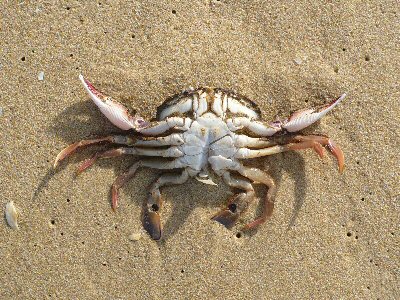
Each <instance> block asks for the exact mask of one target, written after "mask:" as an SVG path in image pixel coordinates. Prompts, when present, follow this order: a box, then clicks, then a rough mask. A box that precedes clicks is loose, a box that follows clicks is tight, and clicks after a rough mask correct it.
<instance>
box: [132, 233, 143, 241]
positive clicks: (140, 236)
mask: <svg viewBox="0 0 400 300" xmlns="http://www.w3.org/2000/svg"><path fill="white" fill-rule="evenodd" d="M141 238H142V235H141V234H140V233H132V234H131V235H129V239H130V240H131V241H133V242H136V241H138V240H140V239H141Z"/></svg>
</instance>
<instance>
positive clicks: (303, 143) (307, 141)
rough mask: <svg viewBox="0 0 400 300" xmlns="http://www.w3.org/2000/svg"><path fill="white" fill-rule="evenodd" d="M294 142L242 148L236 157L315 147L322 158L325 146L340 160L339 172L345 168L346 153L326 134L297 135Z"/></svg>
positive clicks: (243, 157) (249, 156)
mask: <svg viewBox="0 0 400 300" xmlns="http://www.w3.org/2000/svg"><path fill="white" fill-rule="evenodd" d="M292 141H293V142H292V143H288V144H286V145H276V146H272V147H269V148H264V149H257V150H253V149H248V148H240V149H238V151H237V152H236V154H235V157H236V158H241V159H245V158H255V157H261V156H267V155H272V154H277V153H281V152H286V151H291V150H302V149H313V150H314V151H315V152H316V153H317V154H318V155H319V156H320V157H321V158H322V157H323V155H324V152H323V150H324V149H323V146H324V147H327V148H328V150H329V151H330V152H331V153H332V154H333V156H335V157H336V159H337V161H338V167H339V173H342V172H343V170H344V154H343V152H342V150H341V149H340V148H339V147H338V146H336V144H335V143H334V142H333V141H332V140H331V139H329V138H327V137H324V136H317V135H309V136H301V135H299V136H295V137H293V139H292Z"/></svg>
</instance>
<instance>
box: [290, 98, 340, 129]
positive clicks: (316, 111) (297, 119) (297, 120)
mask: <svg viewBox="0 0 400 300" xmlns="http://www.w3.org/2000/svg"><path fill="white" fill-rule="evenodd" d="M345 97H346V94H343V95H341V96H340V97H339V98H337V99H336V100H334V101H332V102H331V103H329V104H327V105H324V106H322V107H319V108H307V109H302V110H298V111H296V112H294V113H293V114H292V115H291V116H290V117H289V119H287V120H286V121H285V122H283V125H282V128H284V129H286V130H287V131H289V132H296V131H299V130H302V129H304V128H306V127H307V126H310V125H311V124H313V123H315V122H316V121H318V120H319V119H321V118H322V117H323V116H325V115H326V114H327V113H328V112H330V111H331V110H332V109H333V108H334V107H335V106H336V105H338V104H339V103H340V102H341V101H342V100H343V99H344V98H345Z"/></svg>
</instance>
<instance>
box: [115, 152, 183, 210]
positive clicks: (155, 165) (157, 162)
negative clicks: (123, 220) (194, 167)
mask: <svg viewBox="0 0 400 300" xmlns="http://www.w3.org/2000/svg"><path fill="white" fill-rule="evenodd" d="M140 167H147V168H152V169H161V170H171V169H179V168H182V167H183V165H182V164H181V163H180V161H179V160H177V159H175V160H164V159H142V160H140V161H138V162H136V163H134V164H133V165H132V166H131V167H130V168H129V170H128V171H127V172H125V173H123V174H121V175H119V176H118V177H117V178H116V179H115V181H114V183H113V185H112V187H111V194H112V201H111V204H112V209H113V210H115V209H116V208H117V207H118V191H119V189H120V188H121V187H122V186H123V185H124V184H125V183H127V182H128V181H129V180H130V179H131V178H132V177H133V176H134V175H135V173H136V171H137V169H139V168H140Z"/></svg>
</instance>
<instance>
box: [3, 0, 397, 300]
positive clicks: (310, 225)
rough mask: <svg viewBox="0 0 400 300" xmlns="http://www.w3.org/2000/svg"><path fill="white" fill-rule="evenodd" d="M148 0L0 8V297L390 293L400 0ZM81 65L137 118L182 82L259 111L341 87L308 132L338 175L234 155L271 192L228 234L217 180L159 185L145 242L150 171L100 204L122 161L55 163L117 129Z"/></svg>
mask: <svg viewBox="0 0 400 300" xmlns="http://www.w3.org/2000/svg"><path fill="white" fill-rule="evenodd" d="M160 2H161V1H151V2H147V1H135V2H134V3H126V2H125V1H100V2H92V3H91V4H82V3H81V2H80V1H68V4H49V3H41V4H30V3H29V1H19V3H15V4H14V2H12V1H6V2H4V1H3V2H2V3H1V4H0V14H1V19H2V24H1V50H2V51H1V54H0V74H1V78H2V79H1V81H0V107H1V114H0V128H1V139H0V145H1V147H0V149H1V151H0V161H1V163H0V172H1V174H2V176H1V177H0V191H1V194H2V200H1V203H0V204H1V207H2V208H3V211H4V209H5V205H6V203H7V202H9V201H14V204H15V205H16V206H17V207H18V208H19V210H20V213H21V215H20V217H19V230H12V229H11V228H10V227H9V226H8V225H7V223H6V220H5V218H3V222H2V223H1V225H0V256H1V258H2V263H1V265H0V278H1V284H0V298H1V299H399V298H400V292H399V267H400V261H399V256H400V251H399V249H400V248H399V246H400V240H399V221H400V220H399V219H400V218H399V195H400V188H399V179H400V175H399V159H398V149H399V146H400V145H399V144H400V143H399V140H400V139H399V133H400V130H399V122H398V119H399V112H400V107H399V106H400V105H399V103H400V102H399V99H400V98H399V96H400V95H399V70H400V61H399V57H400V56H399V51H398V43H397V45H396V40H397V41H398V38H399V33H400V25H399V22H398V16H399V13H400V12H399V6H398V3H397V2H396V1H392V2H390V1H368V2H356V1H347V2H343V3H331V2H326V3H325V4H318V5H317V4H310V3H308V2H295V3H293V2H286V3H283V2H281V1H268V2H267V1H265V2H261V1H260V2H257V1H245V2H243V3H238V2H239V1H224V0H221V1H190V2H189V1H187V2H184V3H183V2H181V1H179V2H178V1H177V2H174V1H165V2H163V3H164V4H161V3H160ZM40 72H43V73H40ZM81 73H82V74H84V75H85V76H87V78H88V79H90V80H91V81H92V82H93V83H94V84H95V85H96V86H97V87H99V89H101V90H103V91H105V92H107V94H110V95H112V96H114V97H115V98H117V99H121V101H122V102H124V103H126V104H129V105H130V106H132V107H134V108H135V109H137V110H138V112H140V113H141V114H142V115H144V116H145V117H147V118H151V117H154V116H155V111H156V108H157V106H158V105H159V104H161V103H162V101H163V100H164V99H165V98H167V97H168V96H170V95H172V94H174V93H177V92H179V91H180V90H182V89H185V88H188V87H190V86H194V87H195V86H202V85H208V86H216V87H223V88H230V89H234V90H236V91H238V92H240V93H241V94H244V95H246V96H248V97H249V98H251V99H252V100H254V101H255V102H256V103H257V104H258V105H259V106H260V108H261V110H262V112H263V117H264V119H265V120H272V119H273V118H274V117H275V116H276V115H279V116H281V117H282V118H284V117H286V116H287V115H288V114H289V113H290V112H291V111H292V110H296V109H299V108H303V107H310V106H315V105H320V104H322V103H325V102H327V101H330V100H331V99H332V98H334V97H337V96H339V95H340V94H342V93H343V92H347V93H348V97H347V98H346V99H345V101H343V103H342V104H341V105H340V106H338V107H337V108H335V110H334V111H333V112H331V113H330V114H329V115H328V116H326V117H325V118H324V119H323V120H322V121H321V122H319V123H318V124H317V125H315V126H312V128H310V130H307V132H318V133H325V134H327V135H329V136H330V137H331V138H332V139H334V140H335V141H336V143H337V144H339V145H340V146H341V147H342V149H343V151H344V153H345V156H346V170H345V172H344V173H343V174H342V175H340V174H339V173H338V172H337V166H336V164H335V161H334V159H333V158H332V157H331V156H330V155H327V156H326V157H325V158H324V159H322V160H321V159H319V158H318V157H317V156H316V155H315V154H314V153H313V152H312V151H302V152H297V153H285V154H280V155H275V156H271V157H268V158H265V159H260V160H257V161H253V162H251V163H249V164H250V165H253V166H257V167H259V168H262V169H265V170H267V171H268V173H269V174H271V175H272V176H273V177H274V178H275V180H276V182H277V184H278V187H279V190H278V193H277V197H276V202H275V211H274V214H273V216H272V218H271V219H270V220H269V221H268V222H267V223H266V224H265V225H264V226H262V227H260V228H259V229H258V230H257V231H255V232H253V233H251V234H243V235H241V236H240V237H237V236H236V234H237V232H238V230H239V229H240V224H239V225H238V226H236V227H235V228H233V229H232V230H227V229H225V228H224V227H223V226H220V225H219V224H217V223H215V222H213V221H211V220H210V217H211V216H212V215H213V214H214V213H215V212H216V211H218V209H219V207H220V206H221V205H222V204H223V203H224V202H225V200H226V198H227V197H229V188H228V187H227V186H226V185H224V184H223V183H222V182H221V181H218V184H219V185H218V187H213V186H209V185H204V184H201V183H199V182H197V181H195V180H191V181H189V182H188V183H186V184H184V185H182V186H173V187H167V188H164V189H163V195H164V199H165V206H164V208H163V212H162V215H163V224H164V229H165V230H164V239H163V240H162V241H161V242H158V243H157V242H154V241H152V240H151V239H150V238H149V237H148V236H147V235H146V233H145V232H144V231H143V229H142V225H141V221H140V212H141V207H142V203H143V201H144V200H145V198H146V192H147V189H148V187H149V185H150V183H151V182H152V181H153V180H155V179H156V178H157V176H158V175H159V174H160V172H159V171H153V170H141V171H140V172H139V173H138V175H137V176H136V177H135V178H134V179H133V180H132V181H131V182H130V183H129V184H128V185H127V186H126V187H125V188H123V190H122V192H121V202H120V207H119V209H118V211H117V212H116V213H114V212H113V211H112V210H111V208H110V201H109V199H110V193H109V188H110V185H111V184H112V182H113V180H114V178H115V177H116V176H117V174H120V173H121V172H123V171H124V170H125V169H126V168H128V167H129V165H130V164H132V162H134V161H135V158H124V159H113V160H107V161H106V160H104V161H101V162H99V163H98V164H97V165H96V166H95V167H93V168H91V169H90V170H88V171H87V172H85V173H84V174H82V175H81V176H79V177H75V176H74V175H73V174H74V171H75V168H76V167H77V164H78V162H79V161H80V160H82V159H84V158H85V157H87V156H89V155H90V154H91V153H93V151H95V149H93V148H92V149H87V150H85V151H82V152H81V153H79V154H78V155H76V156H74V157H73V158H71V159H69V160H68V161H67V162H65V163H63V164H62V165H61V167H60V168H59V169H57V170H56V171H54V170H53V168H52V163H53V161H54V158H55V157H56V155H57V154H58V152H59V151H60V150H61V149H63V148H64V147H65V146H66V145H67V144H69V143H72V142H74V141H77V140H80V139H84V138H89V137H93V136H101V135H106V134H109V133H115V132H119V131H118V130H117V129H116V128H115V127H114V126H113V125H111V124H110V123H108V122H107V120H106V119H105V118H104V117H103V116H102V115H101V113H99V112H98V111H97V109H96V108H95V107H94V105H93V103H92V102H91V101H90V100H89V98H88V96H87V95H86V93H85V91H84V89H83V88H82V86H81V84H80V82H79V80H78V75H79V74H81ZM39 79H43V80H39ZM97 149H98V148H97ZM257 192H258V193H259V196H260V197H262V196H263V194H264V193H265V189H264V188H262V187H258V188H257ZM259 209H260V208H259V207H257V205H256V204H255V205H253V206H252V207H251V209H250V211H249V212H248V214H246V216H245V218H244V220H242V222H241V224H243V222H245V221H246V220H247V221H248V220H250V219H251V218H252V216H253V215H254V213H256V212H259ZM138 233H139V234H141V239H139V240H138V241H132V238H133V237H132V236H131V235H132V234H138Z"/></svg>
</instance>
